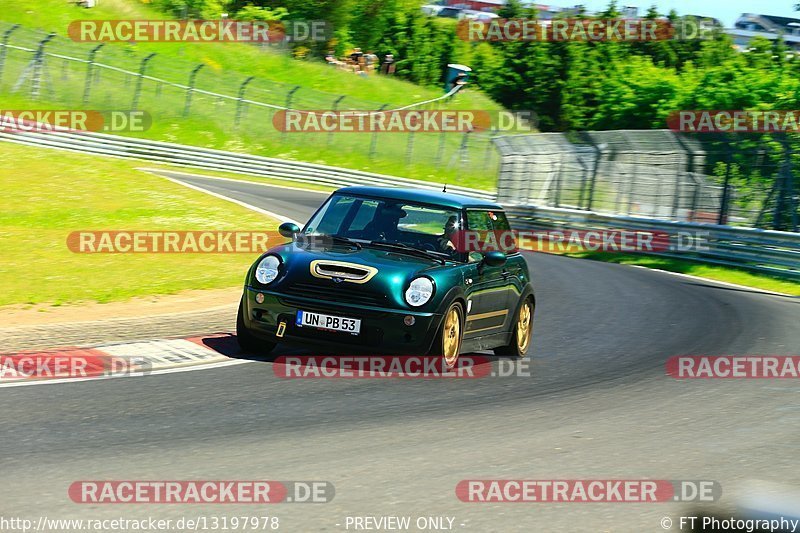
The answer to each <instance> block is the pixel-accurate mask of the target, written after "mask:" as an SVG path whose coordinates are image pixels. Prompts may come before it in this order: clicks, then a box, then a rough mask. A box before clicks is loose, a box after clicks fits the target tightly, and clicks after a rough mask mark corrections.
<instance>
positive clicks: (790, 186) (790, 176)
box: [786, 145, 798, 232]
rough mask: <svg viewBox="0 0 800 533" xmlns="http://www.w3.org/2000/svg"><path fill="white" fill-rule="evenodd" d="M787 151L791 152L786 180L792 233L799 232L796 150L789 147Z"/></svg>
mask: <svg viewBox="0 0 800 533" xmlns="http://www.w3.org/2000/svg"><path fill="white" fill-rule="evenodd" d="M786 149H787V151H788V152H789V154H788V158H787V165H788V167H789V168H788V171H787V172H786V180H787V184H786V185H787V188H786V190H787V192H788V195H789V209H791V211H792V231H794V232H796V231H797V207H798V206H797V200H798V194H797V191H795V186H794V172H793V171H792V156H793V155H794V150H792V149H790V148H789V147H788V145H787V148H786Z"/></svg>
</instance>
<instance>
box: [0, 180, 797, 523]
mask: <svg viewBox="0 0 800 533" xmlns="http://www.w3.org/2000/svg"><path fill="white" fill-rule="evenodd" d="M172 176H173V178H176V177H177V176H178V175H177V174H172ZM180 179H181V180H182V181H184V182H186V183H189V184H191V185H194V186H197V187H201V188H205V189H207V190H210V191H212V192H215V193H217V194H222V195H225V196H228V197H230V198H234V199H236V200H240V201H242V202H246V203H248V204H251V205H254V206H257V207H260V208H262V209H265V210H268V211H271V212H275V213H280V214H283V215H285V216H287V217H290V218H293V219H299V220H305V219H306V217H308V216H309V215H310V214H311V212H312V211H313V209H314V208H315V207H316V206H318V205H319V204H320V203H321V202H322V201H323V200H324V198H325V196H324V195H323V194H318V193H312V192H304V191H299V190H292V189H287V188H277V187H268V186H261V185H258V184H250V183H246V182H235V181H227V180H216V179H204V178H188V177H185V176H182V177H181V178H180ZM528 261H529V264H530V266H531V271H532V275H533V280H534V286H535V290H536V295H537V308H536V314H535V321H534V338H533V349H532V365H531V369H532V374H533V375H532V376H529V377H523V376H513V377H506V378H499V377H496V378H486V379H477V380H369V379H364V380H284V379H280V378H278V377H276V376H275V374H274V372H273V369H272V364H271V363H270V362H260V361H254V362H249V363H247V364H241V365H237V366H231V367H227V368H218V369H209V370H201V371H194V372H187V373H178V374H169V375H160V376H148V377H141V378H131V379H114V380H105V381H91V382H85V383H65V384H48V385H43V386H31V387H20V388H6V389H2V390H0V428H2V429H1V430H0V454H1V455H0V457H2V458H3V462H2V466H0V515H4V516H24V517H31V518H36V517H39V516H40V515H41V514H42V513H43V512H44V511H43V510H47V514H48V516H49V517H51V518H70V517H76V518H78V517H80V518H97V519H101V518H115V517H126V518H146V517H149V516H154V517H157V518H173V519H175V518H180V517H184V516H199V515H208V516H211V515H217V516H221V515H227V516H233V515H240V516H241V515H245V514H247V515H266V514H268V515H271V516H277V517H279V518H280V520H281V530H283V531H346V529H345V523H346V518H347V517H348V516H351V517H352V516H384V515H391V516H411V517H412V520H413V519H415V518H416V517H420V516H447V517H455V520H454V522H453V530H455V531H473V532H484V531H567V532H572V531H631V532H641V531H663V529H662V527H661V525H660V524H661V519H662V518H663V517H671V518H673V519H676V518H677V517H678V516H680V514H681V513H682V512H684V513H685V512H686V511H687V510H688V509H687V507H686V505H685V504H678V503H658V504H620V503H616V504H607V503H591V504H577V503H573V504H565V503H559V504H547V503H504V504H493V503H483V504H479V503H462V502H461V501H459V500H458V499H457V498H456V496H455V487H456V484H457V483H458V482H459V481H460V480H463V479H492V478H494V479H644V478H650V479H673V480H675V479H693V480H697V479H707V480H716V481H718V482H719V483H720V484H721V485H722V489H723V501H722V502H721V503H722V504H728V503H733V502H734V498H735V495H736V493H737V490H738V488H739V487H740V486H741V484H742V483H744V482H746V481H748V480H754V479H755V480H767V481H775V482H781V483H784V484H790V485H794V486H795V487H800V454H798V448H799V447H800V439H798V436H799V434H800V430H798V428H800V388H798V386H797V381H796V380H785V381H778V380H772V381H769V380H713V381H712V380H689V381H677V380H674V379H672V378H670V377H668V376H666V375H665V370H664V364H665V362H666V360H667V359H668V358H669V357H671V356H674V355H746V354H759V355H791V354H798V353H800V327H798V326H799V325H800V300H798V299H797V298H790V297H785V296H778V295H770V294H764V293H759V292H757V291H749V290H746V289H739V288H734V287H730V286H723V285H717V284H714V283H711V282H704V281H699V280H696V279H689V278H683V277H678V276H674V275H670V274H666V273H661V272H654V271H648V270H645V269H640V268H634V267H629V266H621V265H613V264H605V263H599V262H590V261H582V260H577V259H570V258H563V257H556V256H550V255H545V254H529V255H528ZM243 274H244V273H243ZM209 333H211V332H209ZM282 349H283V347H279V348H278V352H280V351H281V350H282ZM292 353H297V352H296V350H293V351H292ZM105 479H116V480H121V479H127V480H184V479H198V480H199V479H269V480H325V481H330V482H332V483H333V484H334V485H335V487H336V497H335V499H334V500H333V501H332V502H330V503H325V504H288V503H286V504H279V505H273V506H265V507H261V508H257V507H254V506H246V505H235V506H199V505H155V506H142V505H138V506H137V505H134V506H129V505H128V506H126V505H78V504H75V503H72V502H71V501H70V500H69V498H68V497H67V487H68V486H69V485H70V484H71V483H72V482H74V481H76V480H105ZM9 480H14V482H13V483H11V482H9ZM350 530H351V531H352V530H353V529H352V527H351V529H350ZM412 530H415V529H412Z"/></svg>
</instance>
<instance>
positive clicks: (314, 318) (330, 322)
mask: <svg viewBox="0 0 800 533" xmlns="http://www.w3.org/2000/svg"><path fill="white" fill-rule="evenodd" d="M296 324H297V325H298V326H299V327H312V328H319V329H327V330H331V331H341V332H344V333H350V334H352V335H358V334H359V333H361V320H359V319H357V318H345V317H343V316H333V315H323V314H322V313H311V312H308V311H298V312H297V321H296Z"/></svg>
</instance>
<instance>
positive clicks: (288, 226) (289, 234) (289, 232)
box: [278, 222, 300, 239]
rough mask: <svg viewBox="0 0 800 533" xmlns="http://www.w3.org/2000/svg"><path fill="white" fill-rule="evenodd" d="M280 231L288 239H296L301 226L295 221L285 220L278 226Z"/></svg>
mask: <svg viewBox="0 0 800 533" xmlns="http://www.w3.org/2000/svg"><path fill="white" fill-rule="evenodd" d="M278 233H280V234H281V235H283V236H284V237H286V238H287V239H294V236H295V235H297V234H298V233H300V227H299V226H298V225H297V224H295V223H294V222H284V223H283V224H281V225H280V226H278Z"/></svg>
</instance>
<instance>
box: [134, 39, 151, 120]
mask: <svg viewBox="0 0 800 533" xmlns="http://www.w3.org/2000/svg"><path fill="white" fill-rule="evenodd" d="M155 55H156V54H155V52H153V53H152V54H150V55H149V56H147V57H145V58H144V59H142V62H141V63H140V64H139V77H138V78H137V79H136V89H134V91H133V104H132V105H131V109H133V110H134V111H136V107H137V106H138V105H139V94H140V93H141V92H142V79H143V78H144V70H145V69H146V68H147V62H148V61H150V60H151V59H153V58H154V57H155Z"/></svg>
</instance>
